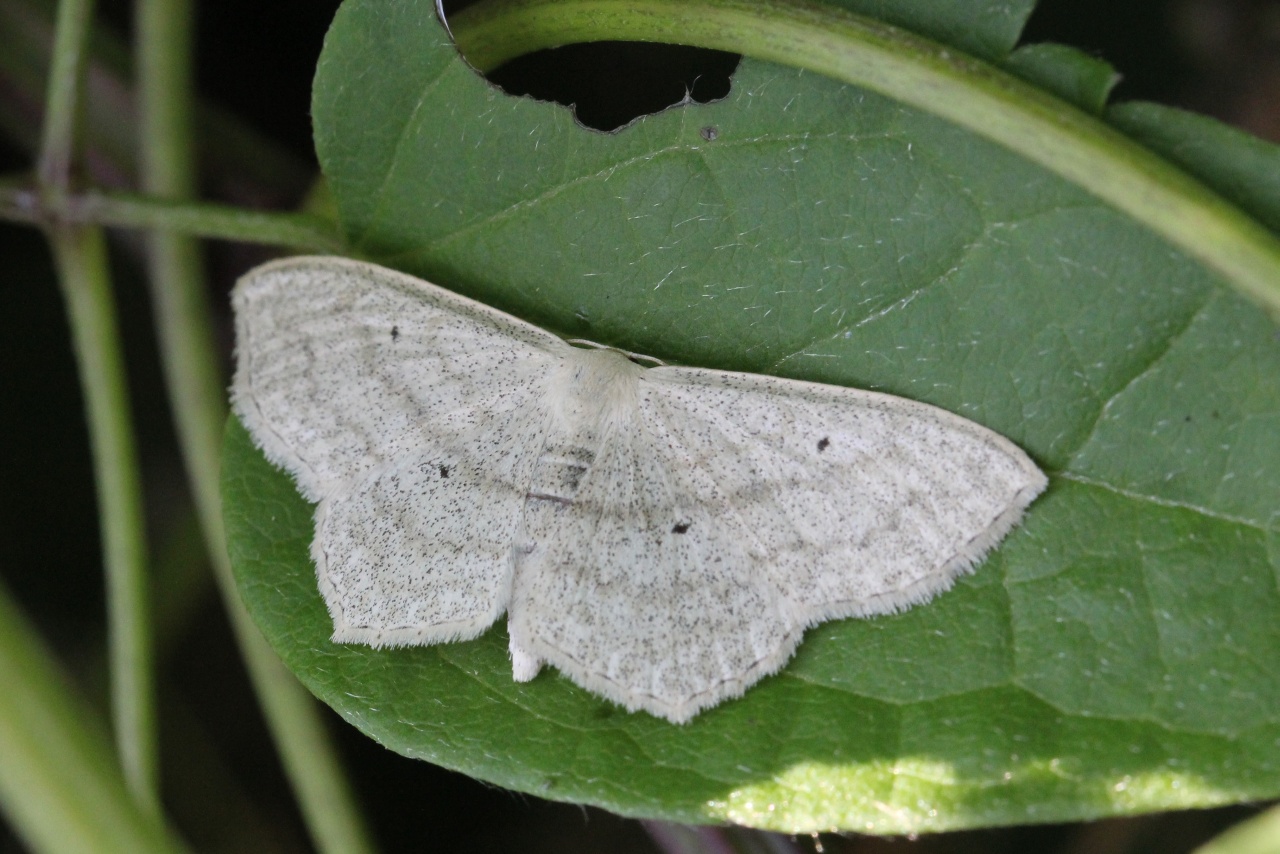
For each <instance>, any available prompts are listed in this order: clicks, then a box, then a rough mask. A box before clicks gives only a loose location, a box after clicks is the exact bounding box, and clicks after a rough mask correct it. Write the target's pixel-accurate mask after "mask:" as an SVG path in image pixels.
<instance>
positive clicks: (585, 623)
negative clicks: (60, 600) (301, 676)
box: [232, 258, 1045, 723]
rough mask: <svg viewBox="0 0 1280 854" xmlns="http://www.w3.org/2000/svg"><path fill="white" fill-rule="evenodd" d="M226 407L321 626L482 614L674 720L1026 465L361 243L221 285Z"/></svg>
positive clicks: (1004, 507)
mask: <svg viewBox="0 0 1280 854" xmlns="http://www.w3.org/2000/svg"><path fill="white" fill-rule="evenodd" d="M234 304H235V311H236V335H237V342H238V343H237V359H238V364H237V369H236V376H235V384H234V388H233V392H232V393H233V402H234V407H235V411H236V414H237V415H238V416H239V417H240V419H241V421H242V422H243V423H244V424H245V426H246V427H247V428H248V429H249V432H250V433H251V434H252V435H253V438H254V440H255V441H256V442H257V444H258V445H259V446H260V447H261V448H262V450H263V451H264V452H265V454H266V455H267V457H268V458H269V459H271V460H272V461H273V462H274V463H276V464H277V465H280V466H282V467H283V468H285V469H287V470H288V471H289V472H291V473H292V474H293V476H294V478H295V479H296V481H297V484H298V487H299V489H300V490H301V491H302V493H303V494H304V495H305V496H306V497H307V498H308V499H309V500H311V501H315V502H318V506H317V507H316V515H315V524H316V531H315V540H314V541H313V543H312V546H311V554H312V557H313V558H314V560H315V564H316V574H317V577H318V579H319V585H320V592H321V593H322V594H323V596H324V600H325V604H326V605H327V606H328V608H329V613H330V615H331V616H332V617H333V624H334V632H333V640H334V641H336V642H338V643H363V644H370V645H372V646H375V647H382V646H402V645H408V644H434V643H444V642H448V641H456V640H461V639H466V638H472V637H475V636H477V635H479V634H480V633H481V632H483V631H484V630H485V629H487V628H488V627H489V626H490V625H492V624H493V622H494V621H495V620H497V619H498V617H499V616H501V615H502V613H503V612H504V611H505V612H507V614H508V631H509V633H510V637H511V659H512V670H513V675H514V677H515V679H516V680H517V681H521V682H523V681H526V680H529V679H532V678H533V677H534V676H535V675H536V674H537V672H538V670H539V669H540V668H541V666H542V664H543V663H544V662H549V663H550V664H553V665H555V667H556V668H558V669H559V670H560V671H561V672H562V673H564V674H565V675H566V676H568V677H569V678H570V679H572V680H573V681H574V682H576V683H577V684H579V685H581V686H582V687H584V688H586V689H587V690H589V691H592V692H594V693H596V694H599V695H602V696H604V697H607V698H608V699H610V700H613V701H615V702H617V703H621V704H622V705H624V706H626V707H627V709H629V710H633V711H634V710H636V709H644V710H645V711H647V712H651V713H652V714H655V715H658V716H661V717H664V718H667V719H668V720H671V721H675V722H678V723H681V722H684V721H687V720H689V719H690V718H691V717H693V716H694V715H695V714H697V713H698V712H699V711H700V710H702V709H704V708H706V707H708V706H713V705H715V704H717V703H719V702H720V701H722V700H724V699H726V698H729V697H736V696H738V695H740V694H742V692H743V691H745V690H746V689H747V688H748V687H749V686H750V685H752V684H754V683H755V682H756V681H757V680H759V679H761V678H762V677H764V676H767V675H768V674H770V673H773V672H774V671H776V670H778V668H779V667H781V666H782V665H783V664H784V663H785V662H786V661H787V659H789V658H790V657H791V654H792V652H793V651H794V650H795V648H796V645H797V644H798V643H799V642H800V638H801V635H803V634H804V631H805V629H806V628H807V627H808V626H812V625H814V624H816V623H820V622H822V621H824V620H831V619H836V618H840V617H865V616H868V615H872V614H887V613H891V612H894V611H900V610H902V609H904V608H908V607H910V606H912V605H915V604H918V603H921V602H924V601H926V600H928V599H929V598H931V597H932V596H933V595H934V594H936V593H938V592H940V591H942V590H945V589H947V588H948V587H950V586H951V583H952V581H953V580H954V579H955V578H956V576H957V575H960V574H961V573H964V572H966V571H967V570H969V569H970V568H971V567H972V566H973V564H974V563H975V562H976V561H978V560H979V559H980V558H981V557H982V555H983V554H984V553H985V552H986V551H987V550H988V549H990V548H991V547H992V546H994V545H995V544H996V543H997V542H998V541H999V540H1000V539H1001V538H1002V537H1003V536H1004V535H1005V534H1006V533H1007V532H1008V531H1009V529H1010V528H1012V527H1013V526H1014V525H1015V524H1017V522H1018V520H1019V518H1020V517H1021V515H1022V511H1023V509H1024V508H1025V507H1026V506H1027V505H1028V504H1030V503H1031V501H1032V500H1033V499H1034V498H1035V497H1036V496H1037V495H1038V494H1039V493H1040V491H1041V490H1042V489H1043V488H1044V486H1045V477H1044V475H1043V474H1041V473H1040V471H1039V469H1037V468H1036V466H1035V464H1034V463H1032V462H1031V460H1030V459H1029V458H1028V457H1027V455H1026V454H1024V453H1023V452H1022V451H1021V450H1019V449H1018V448H1017V447H1016V446H1015V445H1013V444H1012V443H1011V442H1009V441H1008V440H1007V439H1005V438H1003V437H1002V436H999V435H997V434H995V433H993V432H991V431H990V430H987V429H986V428H984V427H981V426H979V425H977V424H974V423H973V422H971V421H966V420H965V419H963V418H960V417H959V416H956V415H952V414H951V413H949V412H945V411H943V410H941V409H937V408H935V407H932V406H928V405H925V404H922V403H916V402H913V401H910V400H904V399H902V398H898V397H892V396H889V395H884V394H876V393H873V392H868V391H859V390H856V389H850V388H841V387H836V386H828V385H818V384H815V383H808V382H798V381H795V380H786V379H777V378H775V377H767V376H759V375H753V374H739V373H727V372H724V371H713V370H703V369H700V368H681V367H669V366H661V367H653V368H647V369H646V368H644V367H641V366H640V365H638V364H636V363H635V362H633V361H632V360H631V359H629V358H628V357H627V356H626V355H625V354H622V353H619V352H618V351H615V350H609V349H583V348H579V347H575V346H572V345H571V344H569V343H567V342H565V341H564V340H562V339H560V338H557V337H556V336H554V335H552V334H551V333H549V332H545V331H543V330H541V329H538V328H536V327H534V326H531V325H529V324H527V323H524V322H522V321H520V320H517V319H516V318H514V317H511V316H509V315H506V314H503V313H501V312H499V311H496V310H494V309H492V308H488V307H486V306H484V305H481V304H479V303H476V302H473V301H472V300H469V299H465V298H464V297H461V296H458V295H457V294H453V293H450V292H449V291H446V290H444V289H442V288H439V287H436V286H435V285H432V284H430V283H428V282H424V281H421V280H419V279H415V278H413V277H411V276H407V275H404V274H402V273H397V272H395V271H393V270H388V269H385V268H382V267H378V266H374V265H372V264H366V263H360V262H356V261H348V260H342V259H337V258H294V259H290V260H285V261H279V262H276V263H271V264H267V265H265V266H262V267H259V268H257V269H256V270H253V271H251V272H250V273H248V274H247V275H246V276H245V277H244V278H243V279H241V280H240V282H239V284H238V285H237V287H236V290H235V295H234Z"/></svg>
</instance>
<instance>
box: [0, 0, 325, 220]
mask: <svg viewBox="0 0 1280 854" xmlns="http://www.w3.org/2000/svg"><path fill="white" fill-rule="evenodd" d="M54 14H55V7H54V4H53V2H51V0H0V88H2V89H3V90H4V97H3V98H0V134H3V135H4V136H6V137H8V138H9V139H10V140H11V141H12V142H13V143H14V144H15V145H17V146H18V147H19V148H21V149H24V150H27V151H30V152H31V153H32V154H34V153H35V151H36V150H37V148H38V146H39V125H40V121H41V111H42V109H43V108H42V104H41V100H42V98H43V97H44V94H45V89H46V88H47V80H48V76H49V65H50V63H51V60H52V43H53V31H54V27H53V17H54ZM88 51H89V55H88V57H87V80H86V84H85V88H84V90H83V92H84V94H83V97H82V99H81V100H82V102H83V104H84V108H83V109H82V110H81V115H80V119H79V122H80V129H79V132H78V134H77V136H78V138H79V139H80V140H81V142H82V157H81V162H82V163H83V164H84V167H85V169H86V173H87V174H88V175H89V176H91V177H92V182H93V183H94V184H97V185H106V186H116V187H122V186H129V187H132V186H136V185H137V181H136V178H135V175H136V162H135V161H136V160H137V154H136V142H135V141H136V138H137V134H138V128H137V109H136V106H135V103H136V98H135V95H134V91H133V80H134V77H135V75H134V73H133V71H132V68H131V65H132V63H131V61H130V53H129V49H128V46H127V45H126V44H125V43H124V42H123V41H122V40H121V39H120V38H119V37H118V36H117V35H116V34H115V33H113V32H112V31H111V30H110V28H109V27H107V26H103V25H102V22H100V21H99V22H97V25H96V26H94V28H93V31H92V33H91V34H90V39H89V47H88ZM194 109H195V112H196V118H195V121H196V123H197V126H198V132H197V140H196V141H197V146H198V148H199V150H200V153H201V166H202V170H203V174H204V176H205V180H206V181H207V182H208V185H209V186H210V187H212V188H213V189H214V190H215V191H216V192H217V193H218V194H219V195H230V196H232V197H246V198H252V199H255V200H259V201H262V200H267V201H268V202H276V201H281V202H286V203H290V204H291V203H292V202H293V201H294V200H295V199H296V198H298V197H299V196H300V195H302V193H304V192H305V191H306V189H307V187H308V186H309V185H310V183H311V182H312V181H313V180H314V177H315V173H314V167H313V166H311V165H310V164H308V163H307V162H305V161H304V160H302V159H301V158H299V157H297V156H295V155H293V154H292V153H290V152H289V151H287V150H285V149H283V148H282V147H281V146H279V145H278V144H277V143H275V142H274V141H272V140H271V139H270V138H268V137H266V136H264V135H262V134H261V133H259V132H257V131H256V130H255V129H254V128H252V127H251V126H249V125H247V124H245V123H244V122H243V121H241V120H240V119H238V118H237V117H236V116H235V115H233V114H231V113H229V112H226V111H224V110H222V109H220V108H218V107H216V106H214V105H211V104H207V103H199V102H197V103H196V104H195V107H194Z"/></svg>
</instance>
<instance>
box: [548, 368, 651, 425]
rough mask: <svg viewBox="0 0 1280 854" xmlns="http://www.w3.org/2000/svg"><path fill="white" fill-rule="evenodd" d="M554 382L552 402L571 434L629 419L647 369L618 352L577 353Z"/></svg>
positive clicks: (561, 369)
mask: <svg viewBox="0 0 1280 854" xmlns="http://www.w3.org/2000/svg"><path fill="white" fill-rule="evenodd" d="M573 356H574V358H573V359H572V360H569V361H567V362H566V363H565V364H564V365H563V366H562V367H561V368H560V372H559V376H557V378H556V380H555V390H554V393H553V395H552V400H554V401H555V402H556V403H557V404H558V407H557V408H558V409H559V410H560V413H559V414H560V416H561V417H562V418H563V419H564V422H565V426H566V427H568V428H570V429H571V430H573V429H575V428H578V429H580V428H582V427H587V426H591V427H597V426H604V424H605V423H607V422H608V421H610V420H611V419H614V418H624V419H625V418H629V417H630V415H631V412H632V411H634V409H635V405H636V380H637V379H639V377H640V374H642V373H643V372H644V370H645V369H644V368H642V367H640V366H639V365H637V364H635V363H634V362H632V361H631V360H630V359H628V358H627V357H626V356H624V355H623V354H621V353H619V352H617V351H616V350H575V351H574V354H573Z"/></svg>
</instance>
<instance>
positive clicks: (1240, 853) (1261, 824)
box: [1194, 806, 1280, 854]
mask: <svg viewBox="0 0 1280 854" xmlns="http://www.w3.org/2000/svg"><path fill="white" fill-rule="evenodd" d="M1277 851H1280V806H1273V807H1271V808H1270V809H1269V810H1267V811H1266V812H1263V813H1260V814H1259V815H1255V816H1254V817H1253V818H1250V819H1247V820H1246V821H1242V822H1240V823H1239V824H1237V825H1236V826H1235V827H1231V828H1228V829H1227V830H1225V831H1223V832H1222V834H1220V835H1219V836H1216V837H1214V838H1213V839H1210V840H1209V841H1208V842H1206V843H1205V844H1204V845H1202V846H1200V847H1199V848H1197V849H1196V850H1195V852H1194V854H1275V852H1277Z"/></svg>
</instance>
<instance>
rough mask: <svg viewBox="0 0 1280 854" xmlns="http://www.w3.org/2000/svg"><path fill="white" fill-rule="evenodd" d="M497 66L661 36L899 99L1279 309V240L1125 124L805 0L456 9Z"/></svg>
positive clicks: (549, 1)
mask: <svg viewBox="0 0 1280 854" xmlns="http://www.w3.org/2000/svg"><path fill="white" fill-rule="evenodd" d="M450 27H451V29H452V31H453V35H454V38H455V39H456V40H457V43H458V45H459V47H460V48H461V49H462V51H463V53H464V54H465V55H466V57H467V59H468V61H470V62H471V63H472V64H473V65H475V66H476V67H477V68H480V69H491V68H495V67H497V66H499V65H501V64H502V63H503V62H506V61H507V60H509V59H512V58H514V57H516V56H519V55H521V54H524V53H529V52H532V51H535V50H539V49H542V48H549V47H556V46H559V45H564V44H570V43H574V42H587V41H610V40H629V41H656V42H669V43H673V44H685V45H694V46H697V47H706V48H715V49H718V50H725V51H733V52H736V53H741V54H743V55H745V56H750V57H752V58H755V59H762V60H767V61H770V62H777V63H780V64H782V65H789V66H792V67H795V68H804V69H808V70H811V71H816V72H818V73H820V74H824V75H826V76H829V77H832V78H834V79H836V80H840V81H843V82H845V83H851V84H854V85H857V86H862V87H865V88H867V89H870V90H873V91H875V92H879V93H881V94H883V95H887V96H889V97H891V98H895V99H897V100H899V101H901V102H903V103H905V104H908V105H910V106H912V107H916V108H919V109H921V110H924V111H926V112H929V113H932V114H934V115H937V116H940V117H942V118H944V119H947V120H948V121H951V122H953V123H955V124H957V125H959V126H960V127H963V128H965V129H967V130H970V131H972V132H974V133H976V134H978V135H980V136H982V137H985V138H986V139H989V140H991V141H993V142H996V143H998V144H1000V145H1003V146H1005V147H1006V148H1008V149H1010V150H1011V151H1014V152H1016V153H1017V154H1019V155H1022V156H1023V157H1026V158H1027V159H1028V160H1031V161H1034V162H1036V163H1038V164H1040V165H1041V166H1044V167H1045V168H1046V169H1048V170H1050V171H1052V172H1054V173H1056V174H1057V175H1059V176H1060V177H1062V178H1065V179H1067V180H1068V181H1071V182H1073V183H1075V184H1077V185H1078V186H1080V187H1082V188H1084V189H1085V190H1087V191H1089V192H1090V193H1092V194H1093V195H1095V196H1097V197H1098V198H1100V199H1102V200H1104V201H1106V202H1108V203H1110V204H1112V205H1114V206H1115V207H1116V208H1118V209H1119V210H1121V211H1123V212H1125V213H1127V214H1129V215H1130V216H1132V217H1134V218H1135V219H1136V220H1138V221H1139V222H1142V223H1144V224H1146V226H1147V227H1148V228H1150V229H1151V230H1152V231H1154V232H1156V233H1157V234H1159V235H1161V236H1162V237H1164V238H1165V239H1166V240H1168V241H1169V242H1171V243H1172V244H1174V245H1175V246H1177V247H1178V248H1179V249H1181V250H1182V251H1184V252H1186V253H1187V254H1188V255H1191V256H1193V257H1195V258H1197V259H1199V260H1200V261H1201V262H1202V263H1204V264H1206V265H1208V266H1209V267H1210V268H1212V269H1214V270H1215V271H1217V272H1218V273H1219V274H1221V275H1222V276H1224V277H1225V278H1226V279H1227V281H1228V282H1229V283H1230V284H1231V285H1232V286H1233V287H1235V288H1236V289H1238V290H1239V291H1241V292H1242V293H1244V294H1245V295H1247V296H1249V297H1250V298H1252V299H1254V300H1255V301H1257V302H1259V303H1261V304H1262V305H1263V306H1265V307H1266V308H1267V309H1268V310H1270V311H1271V312H1272V314H1273V315H1274V316H1276V317H1278V318H1280V239H1277V237H1276V236H1275V235H1274V234H1272V233H1271V232H1270V231H1268V230H1267V229H1266V228H1264V227H1263V226H1261V225H1260V224H1258V223H1257V222H1255V221H1254V220H1252V219H1251V218H1249V217H1248V216H1246V215H1245V214H1244V213H1242V212H1241V211H1239V210H1238V209H1237V208H1235V207H1234V206H1232V205H1230V204H1228V203H1227V202H1226V201H1224V200H1223V199H1222V198H1220V197H1219V196H1217V195H1216V194H1215V193H1213V192H1212V191H1210V190H1209V189H1207V188H1206V187H1204V186H1203V185H1202V184H1200V183H1199V182H1198V181H1196V180H1194V179H1192V178H1191V177H1189V176H1188V175H1187V174H1186V173H1184V172H1182V171H1180V170H1179V169H1177V168H1176V167H1174V166H1173V165H1171V164H1170V163H1168V162H1167V161H1165V160H1162V159H1161V158H1159V157H1157V156H1156V155H1154V154H1152V153H1151V152H1150V151H1148V150H1147V149H1145V148H1143V147H1142V146H1140V145H1138V144H1137V143H1135V142H1134V141H1132V140H1131V139H1129V138H1128V137H1126V136H1125V135H1124V134H1122V133H1120V132H1119V131H1116V130H1114V129H1113V128H1111V127H1110V126H1108V125H1107V124H1105V123H1103V122H1101V121H1099V120H1098V119H1095V118H1094V117H1092V116H1090V115H1088V114H1087V113H1085V112H1083V111H1081V110H1078V109H1076V108H1075V107H1073V106H1071V105H1070V104H1068V103H1066V102H1064V101H1061V100H1059V99H1057V98H1055V97H1053V96H1052V95H1049V94H1048V93H1046V92H1044V91H1043V90H1041V89H1038V88H1037V87H1035V86H1032V85H1030V84H1028V83H1024V82H1023V81H1021V80H1019V79H1017V78H1015V77H1013V76H1012V75H1009V74H1006V73H1004V72H1002V71H1000V70H999V69H997V68H995V67H994V66H991V65H988V64H987V63H984V62H980V61H978V60H976V59H973V58H971V57H968V56H966V55H964V54H962V53H959V52H957V51H956V50H954V49H951V48H948V47H945V46H943V45H940V44H937V43H934V42H931V41H928V40H926V39H923V38H920V37H918V36H914V35H912V34H910V33H907V32H906V31H904V30H900V29H897V28H896V27H892V26H889V25H887V24H883V23H880V22H878V21H875V20H872V19H869V18H863V17H860V16H858V15H854V14H852V13H849V12H846V11H844V10H842V9H840V8H837V7H833V6H818V5H810V4H808V3H806V2H804V0H486V2H482V3H479V4H477V5H475V6H471V7H469V8H467V9H465V10H464V11H462V12H460V13H458V14H457V15H455V16H453V17H452V18H451V19H450Z"/></svg>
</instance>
